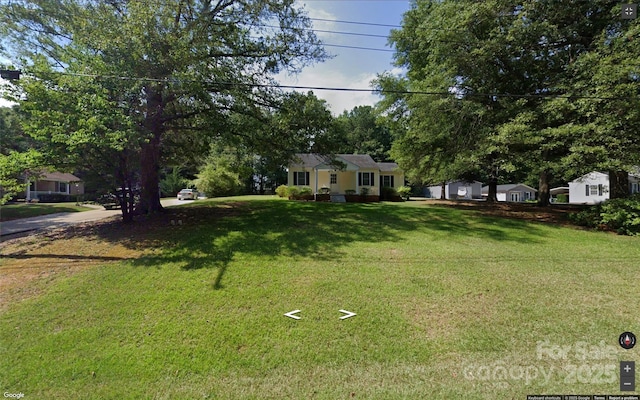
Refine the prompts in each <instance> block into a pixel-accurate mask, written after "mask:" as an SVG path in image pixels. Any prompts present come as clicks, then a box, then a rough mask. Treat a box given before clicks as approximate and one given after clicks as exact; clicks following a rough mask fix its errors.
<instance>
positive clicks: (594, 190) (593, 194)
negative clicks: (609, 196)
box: [589, 185, 598, 196]
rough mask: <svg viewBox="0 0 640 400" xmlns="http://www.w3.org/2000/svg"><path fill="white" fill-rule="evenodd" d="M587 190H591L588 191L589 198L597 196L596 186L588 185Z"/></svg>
mask: <svg viewBox="0 0 640 400" xmlns="http://www.w3.org/2000/svg"><path fill="white" fill-rule="evenodd" d="M589 188H590V189H591V190H590V191H589V194H590V195H591V196H597V195H598V185H590V186H589Z"/></svg>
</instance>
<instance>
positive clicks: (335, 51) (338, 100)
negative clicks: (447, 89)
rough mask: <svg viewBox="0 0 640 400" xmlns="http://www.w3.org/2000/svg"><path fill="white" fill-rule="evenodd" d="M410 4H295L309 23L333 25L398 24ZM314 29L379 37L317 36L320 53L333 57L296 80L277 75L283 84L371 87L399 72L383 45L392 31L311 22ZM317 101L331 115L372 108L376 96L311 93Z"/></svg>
mask: <svg viewBox="0 0 640 400" xmlns="http://www.w3.org/2000/svg"><path fill="white" fill-rule="evenodd" d="M410 3H411V2H410V1H409V0H302V1H300V4H302V5H304V8H305V9H306V10H307V11H308V13H309V17H310V18H315V19H328V20H332V21H350V22H361V23H369V24H382V25H400V23H401V21H402V16H403V14H404V13H405V12H406V11H408V10H409V8H410ZM312 22H313V24H314V29H316V30H323V31H334V32H349V33H359V34H367V35H379V36H384V37H365V36H355V35H346V34H338V33H324V32H317V33H316V34H317V36H318V37H319V38H320V40H321V41H322V42H323V43H324V44H325V45H326V46H325V50H326V51H327V52H328V53H330V54H332V55H334V57H333V58H332V59H329V60H327V61H324V62H322V63H319V64H315V65H313V66H311V67H307V68H305V69H304V70H303V71H302V72H301V73H300V74H299V75H297V76H294V77H290V76H284V75H280V76H279V77H278V78H279V81H280V83H281V84H283V85H300V86H316V87H318V86H320V87H340V88H357V89H368V88H371V80H373V79H374V78H375V77H376V75H377V74H379V73H382V72H385V71H390V72H392V73H399V72H401V70H400V69H399V68H396V67H394V65H393V51H392V48H391V47H389V46H388V44H387V36H388V35H389V32H390V30H391V29H393V28H390V27H383V26H370V25H361V24H347V23H342V22H326V21H317V20H314V21H312ZM329 45H340V46H353V47H366V48H374V49H381V50H385V51H372V50H362V49H350V48H340V47H334V46H329ZM314 93H315V95H316V96H317V97H319V98H321V99H324V100H326V101H327V103H328V105H329V107H330V109H331V111H332V113H333V114H334V115H338V114H341V113H342V112H343V111H344V110H351V109H353V108H354V107H355V106H360V105H373V104H375V103H376V102H377V101H378V100H379V97H378V96H377V95H375V94H373V93H371V92H337V91H324V90H314Z"/></svg>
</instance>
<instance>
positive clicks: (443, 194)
mask: <svg viewBox="0 0 640 400" xmlns="http://www.w3.org/2000/svg"><path fill="white" fill-rule="evenodd" d="M446 191H447V182H442V186H440V200H446V198H447V196H446Z"/></svg>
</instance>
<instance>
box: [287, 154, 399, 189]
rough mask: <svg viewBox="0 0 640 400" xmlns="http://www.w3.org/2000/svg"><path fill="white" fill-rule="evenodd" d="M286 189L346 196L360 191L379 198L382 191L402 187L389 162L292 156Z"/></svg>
mask: <svg viewBox="0 0 640 400" xmlns="http://www.w3.org/2000/svg"><path fill="white" fill-rule="evenodd" d="M288 185H289V186H308V187H310V188H311V190H313V192H314V193H320V192H321V191H322V190H323V188H327V189H324V190H326V191H327V192H329V193H330V194H346V193H347V191H348V190H353V191H354V192H355V193H357V194H359V193H360V192H361V189H362V188H367V189H368V193H369V194H370V195H373V196H380V192H381V189H382V188H383V187H391V188H394V189H397V188H399V187H400V186H403V185H404V172H403V171H402V170H401V169H400V168H399V167H398V164H396V163H393V162H384V163H377V162H375V161H374V160H373V158H371V156H369V155H368V154H336V155H335V156H333V157H331V156H323V155H319V154H296V156H295V158H294V160H293V162H292V163H291V164H290V165H289V168H288Z"/></svg>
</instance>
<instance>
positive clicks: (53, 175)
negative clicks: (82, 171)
mask: <svg viewBox="0 0 640 400" xmlns="http://www.w3.org/2000/svg"><path fill="white" fill-rule="evenodd" d="M38 180H41V181H54V182H81V181H82V179H80V178H78V177H77V176H75V175H73V174H69V173H67V172H42V173H41V174H40V175H39V176H38Z"/></svg>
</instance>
